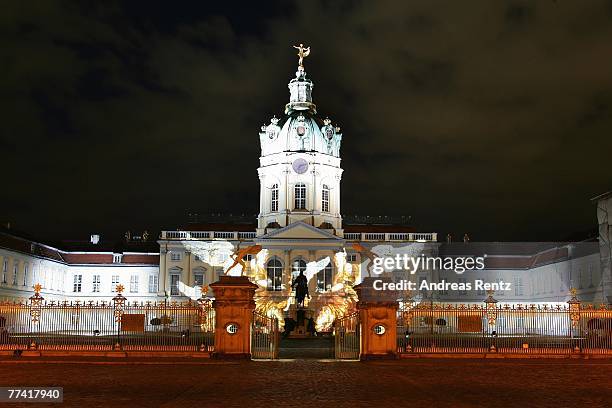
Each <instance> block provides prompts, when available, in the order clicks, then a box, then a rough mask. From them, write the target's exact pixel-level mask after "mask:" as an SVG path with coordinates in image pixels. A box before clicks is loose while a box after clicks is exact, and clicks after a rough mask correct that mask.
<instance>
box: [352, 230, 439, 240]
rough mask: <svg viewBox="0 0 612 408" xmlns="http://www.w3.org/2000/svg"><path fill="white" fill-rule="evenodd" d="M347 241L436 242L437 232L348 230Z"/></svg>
mask: <svg viewBox="0 0 612 408" xmlns="http://www.w3.org/2000/svg"><path fill="white" fill-rule="evenodd" d="M344 239H346V240H347V241H390V242H393V241H400V242H402V241H403V242H436V241H437V240H438V234H437V233H435V232H387V233H385V232H347V233H345V234H344Z"/></svg>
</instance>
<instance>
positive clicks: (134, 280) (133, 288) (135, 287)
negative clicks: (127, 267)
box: [130, 275, 138, 293]
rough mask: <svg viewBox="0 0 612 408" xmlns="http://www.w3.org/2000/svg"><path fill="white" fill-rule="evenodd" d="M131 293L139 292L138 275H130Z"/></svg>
mask: <svg viewBox="0 0 612 408" xmlns="http://www.w3.org/2000/svg"><path fill="white" fill-rule="evenodd" d="M130 293H138V275H132V276H130Z"/></svg>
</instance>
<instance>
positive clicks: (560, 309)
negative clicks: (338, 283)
mask: <svg viewBox="0 0 612 408" xmlns="http://www.w3.org/2000/svg"><path fill="white" fill-rule="evenodd" d="M397 325H398V328H397V333H398V334H397V335H398V339H397V345H398V351H399V352H415V353H487V352H498V353H541V354H568V353H575V352H583V353H591V354H612V309H610V308H608V307H606V306H601V307H595V306H593V305H581V304H580V303H579V302H578V303H572V302H571V301H570V302H569V304H568V305H567V306H563V305H555V306H547V305H537V306H536V305H498V304H496V302H495V303H494V302H491V303H487V304H486V305H482V306H481V305H444V304H431V303H430V304H419V305H415V306H410V305H409V306H406V307H403V308H400V310H398V316H397Z"/></svg>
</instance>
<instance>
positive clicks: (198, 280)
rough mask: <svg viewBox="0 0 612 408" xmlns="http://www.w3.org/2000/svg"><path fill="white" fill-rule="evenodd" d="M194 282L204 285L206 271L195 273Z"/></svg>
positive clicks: (196, 284) (197, 284)
mask: <svg viewBox="0 0 612 408" xmlns="http://www.w3.org/2000/svg"><path fill="white" fill-rule="evenodd" d="M193 284H194V285H195V286H200V287H202V286H204V273H202V272H196V273H194V274H193Z"/></svg>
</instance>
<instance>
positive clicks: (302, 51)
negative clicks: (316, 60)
mask: <svg viewBox="0 0 612 408" xmlns="http://www.w3.org/2000/svg"><path fill="white" fill-rule="evenodd" d="M293 48H295V49H296V50H298V53H297V55H298V57H299V59H298V70H299V71H303V70H304V58H306V57H307V56H308V55H310V47H304V44H302V43H300V45H299V46H297V45H294V46H293Z"/></svg>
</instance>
